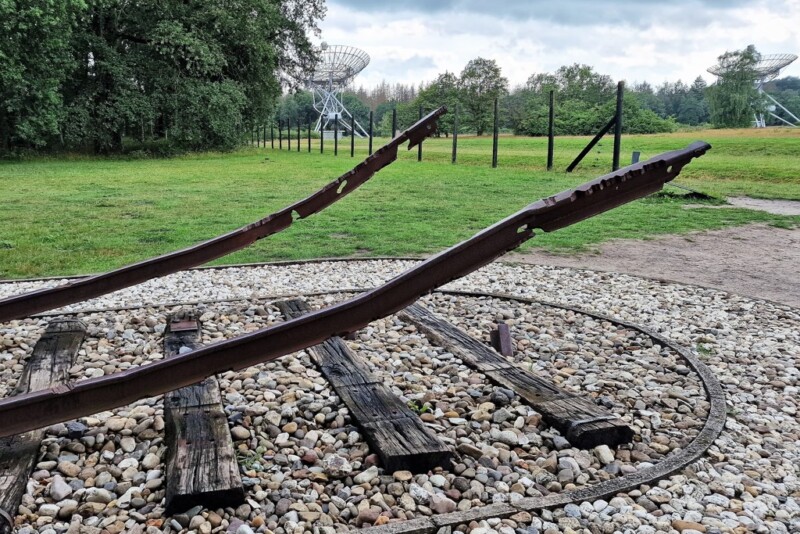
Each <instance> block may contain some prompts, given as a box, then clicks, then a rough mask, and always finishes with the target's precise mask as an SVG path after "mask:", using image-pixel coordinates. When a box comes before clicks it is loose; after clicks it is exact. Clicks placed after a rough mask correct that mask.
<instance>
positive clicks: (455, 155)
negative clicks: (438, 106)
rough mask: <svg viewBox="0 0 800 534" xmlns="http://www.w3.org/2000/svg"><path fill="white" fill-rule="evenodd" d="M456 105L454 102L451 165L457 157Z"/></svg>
mask: <svg viewBox="0 0 800 534" xmlns="http://www.w3.org/2000/svg"><path fill="white" fill-rule="evenodd" d="M457 152H458V103H457V102H456V105H455V109H454V110H453V156H452V163H454V164H455V162H456V159H457V157H458V154H457Z"/></svg>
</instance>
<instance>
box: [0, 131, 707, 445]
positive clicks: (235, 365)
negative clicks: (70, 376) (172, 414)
mask: <svg viewBox="0 0 800 534" xmlns="http://www.w3.org/2000/svg"><path fill="white" fill-rule="evenodd" d="M709 148H710V145H708V144H707V143H703V142H696V143H693V144H691V145H689V146H688V147H687V148H685V149H682V150H675V151H673V152H667V153H665V154H661V155H659V156H656V157H654V158H652V159H649V160H647V161H645V162H642V163H637V164H635V165H631V166H629V167H626V168H624V169H621V170H619V171H616V172H612V173H610V174H607V175H605V176H602V177H600V178H597V179H595V180H592V181H590V182H587V183H585V184H583V185H581V186H579V187H577V188H575V189H570V190H567V191H563V192H561V193H558V194H557V195H555V196H552V197H549V198H546V199H543V200H539V201H537V202H534V203H533V204H531V205H529V206H527V207H525V208H523V209H522V210H520V211H518V212H517V213H515V214H513V215H511V216H509V217H507V218H506V219H504V220H502V221H500V222H498V223H496V224H494V225H492V226H490V227H488V228H486V229H484V230H483V231H481V232H480V233H478V234H476V235H475V236H473V237H472V238H470V239H468V240H466V241H463V242H462V243H459V244H457V245H455V246H453V247H452V248H450V249H447V250H445V251H443V252H441V253H439V254H437V255H435V256H433V257H431V258H429V259H428V260H426V261H424V262H422V263H420V264H418V265H416V266H415V267H413V268H411V269H409V270H408V271H406V272H405V273H403V274H401V275H399V276H397V277H395V278H393V279H392V280H390V281H389V282H387V283H385V284H384V285H382V286H380V287H377V288H375V289H372V290H370V291H367V292H365V293H362V294H360V295H358V296H356V297H354V298H352V299H350V300H347V301H345V302H341V303H339V304H336V305H334V306H331V307H328V308H324V309H321V310H318V311H315V312H312V313H309V314H307V315H303V316H301V317H298V318H296V319H292V320H289V321H286V322H284V323H280V324H277V325H274V326H271V327H268V328H264V329H261V330H258V331H256V332H252V333H250V334H245V335H242V336H239V337H236V338H234V339H230V340H227V341H222V342H219V343H215V344H212V345H206V346H204V347H202V348H198V349H196V350H193V351H190V352H187V353H184V354H181V355H178V356H175V357H174V358H169V359H166V360H160V361H157V362H154V363H151V364H149V365H144V366H140V367H137V368H134V369H130V370H127V371H122V372H120V373H117V374H114V375H109V376H103V377H100V378H91V379H88V380H82V381H79V382H74V383H71V384H68V385H66V386H61V387H55V388H52V389H46V390H41V391H35V392H32V393H28V394H25V395H20V396H16V397H10V398H6V399H3V400H2V401H0V421H2V425H0V437H2V436H10V435H14V434H19V433H21V432H26V431H29V430H33V429H35V428H39V427H43V426H48V425H51V424H55V423H58V422H61V421H67V420H70V419H75V418H77V417H81V416H85V415H89V414H92V413H97V412H100V411H104V410H110V409H112V408H115V407H117V406H122V405H125V404H129V403H131V402H134V401H136V400H138V399H142V398H146V397H151V396H154V395H159V394H162V393H166V392H167V391H171V390H174V389H177V388H180V387H184V386H188V385H190V384H193V383H195V382H199V381H200V380H203V379H205V378H206V377H208V376H211V375H213V374H217V373H222V372H226V371H230V370H238V369H243V368H245V367H250V366H252V365H256V364H259V363H262V362H266V361H270V360H274V359H276V358H279V357H281V356H283V355H285V354H289V353H291V352H295V351H298V350H302V349H305V348H308V347H310V346H313V345H316V344H318V343H321V342H322V341H324V340H326V339H328V338H330V337H331V336H344V335H347V334H348V333H349V332H353V331H356V330H358V329H361V328H363V327H365V326H366V325H368V324H369V323H371V322H372V321H375V320H377V319H380V318H382V317H386V316H387V315H390V314H392V313H394V312H397V311H399V310H401V309H403V308H405V307H406V306H408V305H409V304H411V303H413V302H414V301H415V300H416V299H418V298H419V297H420V296H422V295H425V294H427V293H429V292H430V291H432V290H434V289H436V288H437V287H439V286H441V285H444V284H446V283H448V282H450V281H452V280H455V279H457V278H460V277H462V276H464V275H466V274H469V273H471V272H472V271H475V270H476V269H478V268H480V267H482V266H484V265H486V264H488V263H490V262H491V261H493V260H494V259H495V258H497V257H499V256H501V255H503V254H505V253H506V252H508V251H510V250H513V249H515V248H517V247H518V246H519V245H521V244H522V243H524V242H525V241H527V240H529V239H531V238H532V237H533V236H534V231H535V230H536V229H540V230H542V231H544V232H552V231H554V230H557V229H559V228H563V227H565V226H569V225H571V224H574V223H576V222H578V221H581V220H583V219H586V218H588V217H591V216H593V215H597V214H599V213H603V212H605V211H608V210H610V209H612V208H615V207H617V206H620V205H622V204H625V203H627V202H630V201H632V200H635V199H638V198H642V197H644V196H646V195H649V194H651V193H654V192H656V191H658V190H660V189H661V188H662V187H663V186H664V184H665V183H667V182H669V181H671V180H673V179H674V178H675V177H676V176H677V175H678V174H679V173H680V172H681V170H682V169H683V167H684V166H685V165H686V164H687V163H689V162H690V161H691V160H692V159H693V158H696V157H699V156H701V155H702V154H704V153H705V152H706V151H707V150H708V149H709Z"/></svg>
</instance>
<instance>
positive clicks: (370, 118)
mask: <svg viewBox="0 0 800 534" xmlns="http://www.w3.org/2000/svg"><path fill="white" fill-rule="evenodd" d="M369 155H370V156H371V155H372V111H370V112H369Z"/></svg>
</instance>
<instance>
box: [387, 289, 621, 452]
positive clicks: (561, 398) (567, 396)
mask: <svg viewBox="0 0 800 534" xmlns="http://www.w3.org/2000/svg"><path fill="white" fill-rule="evenodd" d="M399 316H400V318H401V319H403V320H405V321H408V322H411V323H413V324H414V325H415V326H416V327H417V329H418V330H419V331H420V332H421V333H423V334H424V335H425V336H426V337H427V338H428V339H429V340H430V341H431V342H432V343H434V344H436V345H439V346H440V347H443V348H446V349H447V350H448V351H450V352H452V353H453V354H454V355H455V356H457V357H458V358H461V361H463V362H464V364H466V365H468V366H470V367H472V368H473V369H477V370H478V371H481V372H482V373H484V374H485V375H486V376H487V377H488V378H489V379H490V380H491V381H492V382H494V383H496V384H499V385H501V386H503V387H505V388H508V389H512V390H514V391H515V392H516V393H517V394H518V395H519V396H520V397H522V398H523V399H525V401H527V402H528V403H529V404H530V405H531V406H533V407H534V408H535V409H536V410H537V411H538V412H539V413H541V414H542V417H543V418H544V420H545V422H547V423H548V424H549V425H551V426H552V427H554V428H556V429H558V430H559V431H560V432H561V433H562V434H563V435H564V437H565V438H566V439H567V440H568V441H569V442H570V443H571V444H572V445H573V446H575V447H579V448H590V447H595V446H597V445H608V446H611V447H613V446H616V445H619V444H622V443H628V442H630V441H631V439H633V430H631V428H630V427H628V426H627V425H626V424H625V423H623V422H622V421H621V420H620V419H619V417H617V416H616V415H614V414H612V413H611V412H609V411H608V410H606V409H604V408H602V407H601V406H598V405H597V404H595V403H593V402H592V401H591V400H589V399H588V398H586V397H583V396H578V395H574V394H572V393H569V392H567V391H564V390H563V389H561V388H559V387H557V386H555V385H554V384H552V383H550V382H549V381H547V380H545V379H542V378H540V377H538V376H536V375H534V374H533V373H531V372H530V371H528V370H527V369H523V368H522V367H519V366H517V365H514V364H513V363H511V362H509V361H508V360H506V359H505V358H503V357H502V356H500V355H499V354H497V353H496V352H495V351H494V350H492V349H491V348H489V347H488V346H486V345H484V344H483V343H481V342H480V341H478V340H477V339H475V338H473V337H471V336H469V335H468V334H466V333H465V332H463V331H461V330H459V329H458V328H456V327H455V326H453V325H451V324H450V323H448V322H446V321H444V320H442V319H440V318H438V317H437V316H435V315H434V314H433V313H431V312H430V311H429V310H427V309H426V308H423V307H422V306H420V305H419V304H412V305H411V306H409V307H408V308H406V309H405V310H403V311H402V312H400V313H399Z"/></svg>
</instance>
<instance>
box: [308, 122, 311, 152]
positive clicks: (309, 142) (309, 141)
mask: <svg viewBox="0 0 800 534" xmlns="http://www.w3.org/2000/svg"><path fill="white" fill-rule="evenodd" d="M308 153H309V154H311V121H308Z"/></svg>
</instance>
